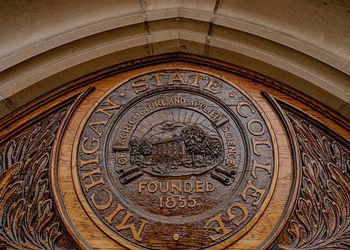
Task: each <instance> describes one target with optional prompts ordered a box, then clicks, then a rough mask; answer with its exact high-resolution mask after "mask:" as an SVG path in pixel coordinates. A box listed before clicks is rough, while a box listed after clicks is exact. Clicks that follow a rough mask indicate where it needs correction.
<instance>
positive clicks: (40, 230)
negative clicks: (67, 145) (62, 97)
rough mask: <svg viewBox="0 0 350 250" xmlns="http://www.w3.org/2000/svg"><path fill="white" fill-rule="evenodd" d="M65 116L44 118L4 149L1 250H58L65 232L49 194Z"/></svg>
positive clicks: (0, 183)
mask: <svg viewBox="0 0 350 250" xmlns="http://www.w3.org/2000/svg"><path fill="white" fill-rule="evenodd" d="M65 113H66V109H63V110H61V111H59V112H57V113H55V114H52V115H50V116H48V117H47V118H44V119H43V120H41V121H40V122H37V123H35V124H34V125H32V126H30V127H29V128H28V129H26V130H24V131H23V132H21V133H20V134H19V135H18V136H16V137H15V138H14V139H12V140H11V141H9V142H8V143H6V144H5V145H4V147H2V148H1V151H0V152H1V158H0V159H1V164H0V225H1V229H0V247H1V246H2V247H10V248H11V249H12V248H13V249H57V247H55V241H56V240H57V238H58V237H59V236H60V235H61V232H60V223H59V220H58V218H57V216H56V215H55V213H54V208H53V200H52V198H51V194H50V190H49V162H50V153H51V150H52V145H53V142H54V139H55V136H56V133H57V130H58V127H59V125H60V122H61V120H62V118H63V116H64V114H65Z"/></svg>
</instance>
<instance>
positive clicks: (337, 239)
mask: <svg viewBox="0 0 350 250" xmlns="http://www.w3.org/2000/svg"><path fill="white" fill-rule="evenodd" d="M285 114H286V117H287V119H289V121H290V124H291V125H292V127H293V130H294V131H295V140H296V142H297V145H298V148H297V150H299V153H300V158H301V159H300V161H301V187H300V192H299V197H298V199H297V202H296V207H295V209H294V212H293V214H292V216H291V218H290V220H289V222H288V224H287V226H286V228H285V229H284V231H283V233H282V235H281V236H280V238H279V246H278V247H279V248H280V249H350V143H349V142H348V141H346V140H345V139H342V138H340V137H338V136H337V135H335V134H333V133H332V132H330V130H329V129H326V128H325V127H324V126H323V125H321V124H319V123H318V122H317V121H314V120H312V118H308V117H306V115H303V114H302V112H301V111H299V110H296V109H293V108H290V107H288V108H287V110H285Z"/></svg>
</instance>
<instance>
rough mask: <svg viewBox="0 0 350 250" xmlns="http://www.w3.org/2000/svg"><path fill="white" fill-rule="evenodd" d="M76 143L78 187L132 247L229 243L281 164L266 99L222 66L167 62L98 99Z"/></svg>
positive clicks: (260, 203)
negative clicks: (221, 74)
mask: <svg viewBox="0 0 350 250" xmlns="http://www.w3.org/2000/svg"><path fill="white" fill-rule="evenodd" d="M78 136H79V140H78V142H76V143H75V149H74V150H75V151H74V154H75V158H74V159H75V162H74V164H76V168H75V169H73V171H75V172H74V175H75V178H74V181H75V183H74V184H75V187H76V191H77V192H78V193H79V194H80V195H79V197H80V199H81V202H82V204H83V206H84V209H86V210H87V211H88V214H89V215H90V217H91V219H92V220H93V221H94V222H95V223H96V224H97V225H98V226H99V227H100V228H101V229H102V230H103V231H104V232H105V233H106V234H108V235H109V236H110V237H111V238H113V239H115V240H116V241H118V242H119V243H121V244H123V245H125V246H127V247H131V248H150V249H165V248H172V249H173V248H174V249H175V248H181V249H199V248H204V247H217V248H223V247H225V246H226V245H227V244H229V243H232V242H234V241H236V240H237V239H238V238H239V237H241V236H242V235H243V234H244V232H247V231H248V230H249V228H251V227H252V226H253V224H254V223H255V222H256V221H257V220H258V218H259V217H260V215H261V214H262V213H263V211H264V209H265V207H266V204H267V203H268V202H269V199H270V195H269V194H271V193H272V190H273V188H274V183H275V181H274V180H275V177H276V173H277V169H276V164H275V163H276V159H275V149H274V145H273V143H274V142H273V140H272V137H271V133H270V131H269V129H268V126H267V124H266V121H265V120H264V118H263V116H262V114H261V113H260V111H259V108H258V107H257V106H256V104H254V102H253V101H252V100H251V99H250V98H249V97H248V95H247V94H244V93H243V92H242V90H240V89H239V88H238V87H234V86H233V85H232V84H229V83H227V82H226V81H224V80H223V79H219V78H217V77H215V76H212V75H208V74H204V73H199V72H195V71H187V70H171V71H170V70H168V71H166V70H164V71H157V72H153V73H148V74H145V75H140V76H137V77H136V78H133V79H130V80H128V81H126V82H125V83H123V84H121V85H118V87H115V88H114V89H112V90H111V91H109V92H108V93H107V94H106V95H105V96H104V97H103V98H102V99H100V100H99V101H97V102H96V105H95V106H94V107H93V108H92V109H91V111H90V113H89V117H88V118H87V119H86V122H84V123H83V124H82V125H81V127H80V130H79V134H78Z"/></svg>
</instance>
